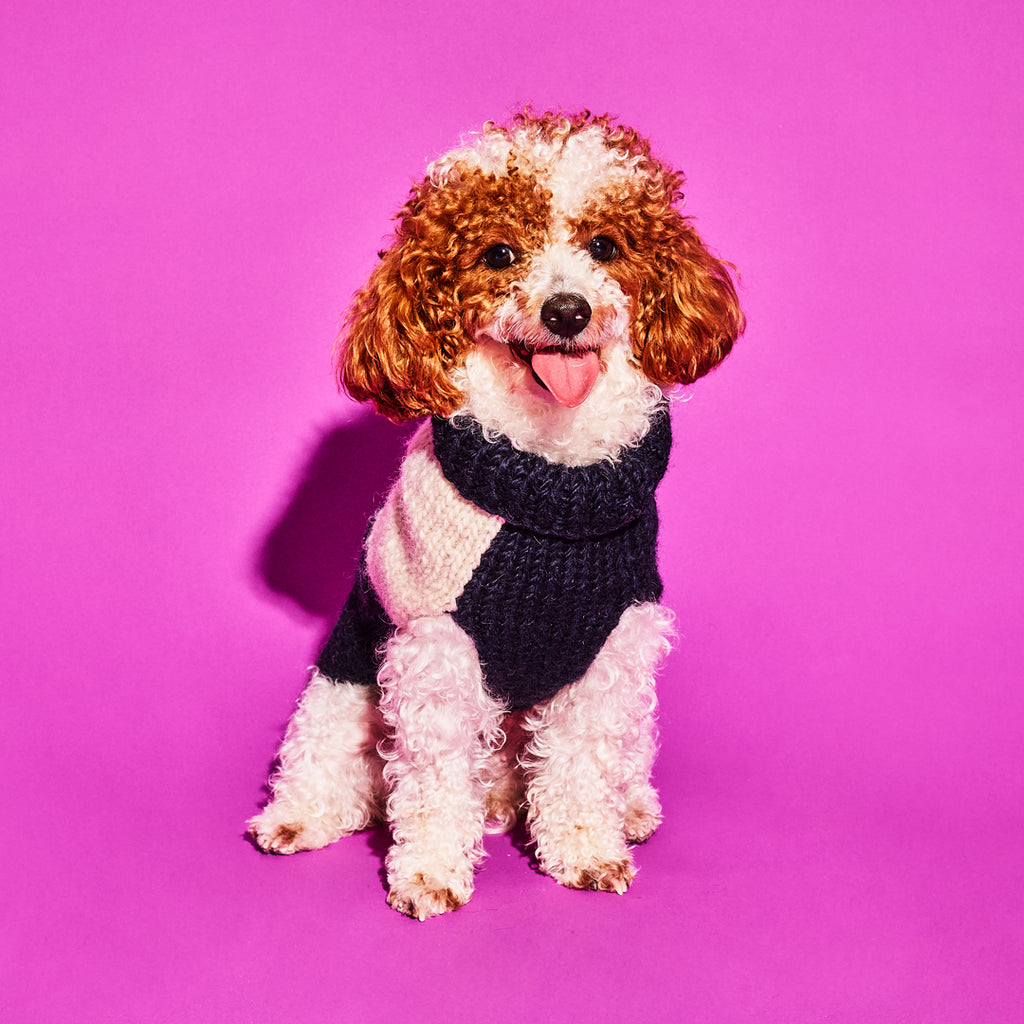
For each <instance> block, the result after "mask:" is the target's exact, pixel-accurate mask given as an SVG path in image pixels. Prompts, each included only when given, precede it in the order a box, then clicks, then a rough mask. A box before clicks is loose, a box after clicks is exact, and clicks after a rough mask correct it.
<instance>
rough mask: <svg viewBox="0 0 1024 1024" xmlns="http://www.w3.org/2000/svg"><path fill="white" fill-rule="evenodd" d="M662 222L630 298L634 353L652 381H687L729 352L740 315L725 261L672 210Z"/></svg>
mask: <svg viewBox="0 0 1024 1024" xmlns="http://www.w3.org/2000/svg"><path fill="white" fill-rule="evenodd" d="M662 227H663V230H662V232H660V234H661V238H659V240H658V245H657V248H656V250H655V252H654V253H653V259H654V265H653V266H652V268H651V273H650V274H649V275H648V276H647V278H646V280H645V281H644V282H643V283H642V284H641V286H640V288H639V292H638V294H637V295H636V297H635V300H634V301H635V303H636V309H635V316H634V323H635V326H634V334H633V348H634V355H635V356H636V358H637V360H638V362H639V363H640V366H641V368H642V369H643V371H644V373H645V374H646V375H647V376H648V377H649V378H650V379H651V380H653V381H655V382H656V383H658V384H662V385H665V386H668V385H671V384H689V383H691V382H693V381H695V380H696V379H697V378H698V377H702V376H703V375H704V374H705V373H707V372H708V370H710V369H712V367H714V366H717V365H718V363H720V362H721V361H722V360H723V359H724V358H725V357H726V356H727V355H728V354H729V351H730V350H731V349H732V346H733V343H734V342H735V341H736V339H737V338H738V337H739V335H740V334H741V333H742V332H743V328H744V326H745V321H744V317H743V312H742V311H741V309H740V305H739V299H738V298H737V295H736V286H735V284H734V283H733V279H732V275H731V273H730V268H729V266H728V265H727V264H725V263H723V262H722V261H721V260H719V259H717V258H716V257H714V256H712V255H711V253H709V252H708V250H707V248H706V247H705V246H704V243H703V242H702V241H701V239H700V237H699V236H698V234H697V232H696V231H695V230H694V228H693V227H692V226H691V225H690V223H689V222H688V221H687V220H686V218H684V217H682V216H681V215H679V214H678V213H677V212H676V211H674V210H673V211H672V212H671V214H670V217H669V220H668V221H667V222H665V223H664V224H663V225H662Z"/></svg>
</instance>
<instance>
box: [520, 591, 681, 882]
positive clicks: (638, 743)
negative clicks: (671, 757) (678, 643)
mask: <svg viewBox="0 0 1024 1024" xmlns="http://www.w3.org/2000/svg"><path fill="white" fill-rule="evenodd" d="M670 623H671V613H670V612H668V610H667V609H665V608H663V607H661V606H660V605H656V604H645V605H636V606H633V607H631V608H628V609H626V611H625V612H623V615H622V618H621V619H620V620H619V623H618V625H617V626H616V627H615V629H614V630H613V631H612V633H611V635H610V636H609V637H608V639H607V641H606V642H605V645H604V647H602V648H601V652H600V654H598V656H597V658H596V659H595V661H594V663H593V664H592V665H591V666H590V668H589V669H588V671H587V673H586V675H584V676H583V678H582V679H580V680H579V681H578V682H576V683H574V684H573V685H572V686H570V687H567V688H566V689H565V690H562V691H561V692H560V693H558V694H556V695H555V696H554V697H552V698H551V699H550V700H549V701H547V702H545V703H544V704H542V705H539V706H538V707H537V708H536V709H534V711H533V712H531V714H530V715H529V716H528V717H527V719H526V726H527V729H528V730H529V731H530V732H531V733H532V738H531V739H530V741H529V743H528V746H527V750H526V754H525V756H524V762H525V765H526V767H527V769H528V773H529V774H528V782H527V802H528V805H529V819H528V820H529V824H530V831H531V833H532V835H533V838H534V840H535V841H536V844H537V859H538V861H539V863H540V866H541V869H542V870H543V871H544V872H546V873H547V874H549V875H551V876H552V877H553V878H554V879H555V880H556V881H558V882H560V883H561V884H562V885H567V886H570V887H572V888H575V889H603V890H606V891H609V892H619V893H622V892H625V891H626V889H628V888H629V885H630V883H631V882H632V881H633V875H634V867H633V860H632V857H631V855H630V852H629V848H628V845H627V844H628V843H630V842H641V841H643V840H645V839H647V838H648V837H649V836H650V835H651V833H652V832H653V831H654V830H655V828H657V826H658V824H659V822H660V820H661V807H660V805H659V803H658V796H657V793H656V792H655V790H654V787H653V786H652V785H651V780H650V774H651V767H652V765H653V762H654V755H655V751H656V747H657V733H656V726H655V708H656V704H657V699H656V696H655V689H654V675H655V671H656V669H657V667H658V664H659V662H660V661H661V659H662V658H663V657H664V655H665V653H666V652H667V651H668V640H667V635H668V633H669V628H670Z"/></svg>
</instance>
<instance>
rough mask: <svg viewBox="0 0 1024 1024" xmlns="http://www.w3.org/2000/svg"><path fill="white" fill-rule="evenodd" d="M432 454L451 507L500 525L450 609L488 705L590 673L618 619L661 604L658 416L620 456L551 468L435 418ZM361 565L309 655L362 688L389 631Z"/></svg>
mask: <svg viewBox="0 0 1024 1024" xmlns="http://www.w3.org/2000/svg"><path fill="white" fill-rule="evenodd" d="M432 442H433V455H434V457H435V458H436V459H437V462H438V463H439V464H440V469H441V471H442V472H443V474H444V477H445V479H447V481H448V482H449V483H450V484H451V485H452V486H453V487H454V488H455V489H456V490H457V491H458V493H459V495H461V496H462V498H464V499H466V500H467V501H468V502H471V503H472V504H473V505H475V506H476V507H477V508H478V509H482V510H483V511H484V512H486V513H489V514H490V515H491V516H496V517H500V520H501V521H502V522H501V525H500V528H499V529H498V530H497V532H496V534H495V535H494V537H493V540H491V541H490V544H489V546H488V547H487V548H486V550H485V551H484V552H483V555H482V557H481V558H480V561H479V563H478V564H477V565H476V567H475V569H474V570H473V571H472V574H471V576H470V578H469V581H468V583H466V585H465V586H464V588H463V589H462V591H461V593H459V594H458V595H457V597H456V598H455V601H454V608H451V609H438V611H441V610H448V611H450V613H451V615H452V617H453V618H454V620H455V621H456V622H457V623H458V624H459V625H460V626H461V627H462V628H463V629H464V630H465V631H466V633H467V634H468V635H469V636H470V637H471V638H472V639H473V642H474V643H475V644H476V648H477V653H478V654H479V656H480V660H481V663H482V665H483V671H484V677H485V681H486V686H487V689H488V691H489V692H490V693H491V695H492V696H493V697H495V698H497V699H498V700H502V701H504V702H505V703H506V704H507V705H508V706H509V707H511V708H521V707H528V706H530V705H532V704H535V703H537V702H538V701H542V700H546V699H547V698H549V697H551V696H553V695H554V694H555V693H557V692H558V691H559V690H560V689H562V687H564V686H567V685H568V684H570V683H572V682H575V681H576V680H577V679H579V678H580V677H581V676H582V675H583V674H584V673H585V672H586V670H587V669H588V668H589V666H590V664H591V662H592V661H593V660H594V658H595V657H596V656H597V653H598V651H599V650H600V649H601V647H602V645H603V644H604V642H605V640H606V639H607V637H608V634H609V633H610V632H611V631H612V630H613V629H614V628H615V625H616V623H617V622H618V621H619V617H620V616H621V615H622V612H623V611H624V610H625V609H626V608H627V607H629V605H631V604H634V603H640V602H645V601H656V600H658V599H659V598H660V597H661V590H662V585H661V578H660V577H659V575H658V570H657V564H656V548H657V532H658V514H657V509H656V506H655V502H654V491H655V488H656V487H657V485H658V483H659V482H660V480H661V478H662V476H663V475H664V473H665V469H666V466H667V464H668V453H669V447H670V444H671V431H670V426H669V417H668V413H667V411H666V410H664V409H662V410H661V411H659V412H658V413H657V414H656V416H655V417H654V419H653V421H652V424H651V429H650V431H649V433H648V434H647V436H646V437H645V438H644V439H643V440H642V441H641V442H640V444H638V445H637V446H636V447H633V448H627V449H625V450H624V451H623V452H622V453H621V455H620V457H619V459H618V460H617V461H616V462H614V463H612V462H600V463H596V464H594V465H590V466H563V465H560V464H553V463H550V462H548V461H547V460H545V459H543V458H541V457H539V456H536V455H531V454H529V453H526V452H521V451H517V450H516V449H515V448H513V447H512V445H511V444H510V443H509V442H508V441H507V440H505V439H504V438H499V439H497V440H495V441H489V440H487V439H486V438H485V437H484V436H483V433H482V431H481V428H480V426H479V424H477V423H476V422H475V421H473V420H470V419H465V420H462V419H460V420H456V421H455V422H454V423H452V422H449V421H448V420H444V419H440V418H436V417H435V419H434V420H433V423H432ZM366 565H367V563H366V558H365V557H364V560H363V562H362V564H361V566H360V571H359V575H358V578H357V580H356V583H355V586H354V587H353V589H352V593H351V594H350V596H349V599H348V601H347V602H346V604H345V607H344V609H343V611H342V614H341V617H340V618H339V620H338V624H337V625H336V626H335V628H334V631H333V633H332V634H331V636H330V638H329V639H328V641H327V644H326V645H325V647H324V650H323V652H322V654H321V656H320V660H319V662H318V667H319V669H320V671H321V672H322V673H323V674H324V675H326V676H329V677H330V678H332V679H339V680H346V681H348V682H355V683H367V684H368V683H373V682H374V681H375V680H376V672H377V668H378V667H379V664H380V648H381V646H382V644H383V643H384V641H386V640H387V638H388V636H389V635H390V634H391V633H392V632H393V631H394V628H395V627H394V624H393V622H392V620H391V617H389V615H388V613H387V612H386V611H385V609H384V605H383V604H382V602H381V600H380V598H379V597H378V595H377V592H376V591H375V589H374V586H373V584H372V582H371V580H370V573H369V572H368V571H367V568H366Z"/></svg>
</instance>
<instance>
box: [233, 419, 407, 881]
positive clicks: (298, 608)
mask: <svg viewBox="0 0 1024 1024" xmlns="http://www.w3.org/2000/svg"><path fill="white" fill-rule="evenodd" d="M415 429H416V424H415V423H413V424H403V425H395V424H393V423H389V422H388V421H387V420H385V419H384V418H383V417H381V416H377V415H374V414H372V413H360V414H359V415H358V416H357V417H356V418H355V419H353V420H351V421H349V422H346V423H341V424H337V425H334V426H331V427H329V428H327V429H324V430H322V431H321V433H320V436H319V438H318V439H317V440H316V442H315V443H314V445H313V446H312V448H311V451H310V454H309V456H308V458H307V459H306V461H305V464H304V465H303V467H302V469H301V471H300V472H299V474H298V476H297V478H296V481H295V483H294V484H293V485H292V489H291V494H290V496H289V497H288V498H287V500H286V501H285V502H283V503H282V511H281V512H280V513H279V515H278V516H277V517H276V518H275V519H274V521H273V522H272V523H271V526H270V528H269V529H268V531H267V533H266V536H265V537H264V538H263V540H262V543H261V544H260V546H259V548H258V551H257V554H256V559H255V560H256V566H255V569H256V577H257V582H258V585H259V587H260V589H261V590H263V591H264V593H269V595H270V596H271V598H272V599H273V600H275V601H276V602H278V603H280V604H282V605H283V606H284V607H285V608H286V609H287V610H288V611H289V612H291V613H292V614H297V615H299V616H301V617H302V618H303V619H304V620H308V619H309V618H313V619H314V620H316V621H317V622H318V624H319V632H318V636H317V642H316V647H315V649H314V650H311V651H310V657H309V660H308V661H307V662H306V664H309V662H312V661H314V660H315V659H316V656H317V654H319V651H320V648H321V646H322V645H323V642H324V641H325V640H326V638H327V635H328V634H329V633H330V630H331V629H332V628H333V626H334V623H335V620H336V619H337V617H338V614H339V612H340V611H341V607H342V605H343V604H344V602H345V599H346V598H347V597H348V593H349V590H350V589H351V587H352V582H353V579H354V578H355V573H356V568H357V566H358V563H359V552H360V549H361V547H362V543H363V538H364V537H365V535H366V529H367V525H368V524H369V522H370V518H371V517H372V516H373V514H374V513H375V512H376V511H377V510H378V508H379V507H380V505H381V504H382V502H383V500H384V497H385V495H386V494H387V491H388V488H389V487H390V485H391V483H392V481H393V480H394V479H395V477H396V476H397V475H398V468H399V465H400V464H401V461H402V455H403V453H404V451H405V447H406V443H407V442H408V439H409V437H410V435H411V434H412V432H413V431H414V430H415ZM281 731H282V734H283V732H284V727H283V725H282V730H281ZM276 767H277V762H276V759H275V760H274V761H272V762H271V763H270V765H269V766H268V772H267V777H269V775H270V773H271V772H272V771H273V770H274V769H275V768H276ZM269 795H270V792H269V789H265V792H264V798H265V799H266V798H269ZM363 835H364V837H365V838H366V841H367V845H368V847H369V849H370V851H371V852H372V854H373V855H374V856H375V857H376V858H378V859H379V860H380V862H381V864H382V865H383V862H384V857H385V854H386V853H387V850H388V846H389V845H390V840H389V836H388V830H387V829H386V828H383V827H381V828H375V829H371V830H370V831H369V832H365V833H363ZM247 838H248V839H249V841H250V842H251V841H252V838H251V836H247ZM254 845H255V844H254ZM381 876H382V877H383V867H382V868H381Z"/></svg>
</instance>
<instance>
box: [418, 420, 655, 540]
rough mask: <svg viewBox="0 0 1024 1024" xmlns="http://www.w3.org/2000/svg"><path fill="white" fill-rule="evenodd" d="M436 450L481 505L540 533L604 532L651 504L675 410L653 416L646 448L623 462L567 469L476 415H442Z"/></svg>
mask: <svg viewBox="0 0 1024 1024" xmlns="http://www.w3.org/2000/svg"><path fill="white" fill-rule="evenodd" d="M433 430H434V454H435V455H436V456H437V459H438V461H439V462H440V463H441V469H442V471H443V472H444V475H445V477H446V478H447V479H448V481H449V482H450V483H452V484H453V485H454V486H455V487H456V488H457V490H458V491H459V493H460V494H461V495H462V496H463V497H464V498H466V499H467V500H468V501H471V502H473V504H474V505H476V506H478V507H479V508H482V509H483V510H484V511H485V512H489V513H491V514H492V515H497V516H501V518H502V519H504V520H505V522H506V523H508V524H510V525H512V526H518V527H522V528H524V529H527V530H530V531H532V532H534V533H540V534H547V535H551V536H555V537H565V538H569V539H577V538H581V537H599V536H602V535H604V534H607V533H612V532H613V531H615V530H618V529H621V528H622V527H623V526H625V525H627V524H628V523H630V522H632V521H633V520H634V519H636V518H637V517H638V516H640V515H641V514H643V513H644V512H645V511H646V510H647V509H648V508H649V506H650V503H651V501H652V500H653V497H654V490H655V488H656V487H657V486H658V483H659V482H660V480H661V478H662V477H663V476H664V475H665V469H666V467H667V466H668V453H669V448H670V447H671V444H672V431H671V426H670V424H669V416H668V410H667V409H666V408H664V407H663V408H662V409H660V410H659V411H658V412H657V413H655V415H654V416H653V417H652V419H651V429H650V431H649V432H648V433H647V436H646V437H644V438H643V439H642V440H641V441H640V443H639V444H638V445H635V446H634V447H630V448H625V449H624V450H623V451H622V453H621V454H620V455H619V458H618V460H617V461H615V462H598V463H594V464H593V465H590V466H563V465H561V464H559V463H552V462H548V461H547V460H546V459H544V458H541V456H539V455H532V454H530V453H529V452H521V451H518V450H517V449H515V448H513V447H512V445H511V443H510V442H509V441H508V440H507V439H506V438H504V437H500V438H498V439H497V440H495V441H488V440H486V439H485V438H484V435H483V430H482V429H481V427H480V424H479V423H477V422H476V420H473V419H470V418H469V417H459V418H458V419H457V420H456V421H455V422H454V423H452V422H451V421H449V420H446V419H442V418H441V417H438V416H435V417H434V421H433Z"/></svg>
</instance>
